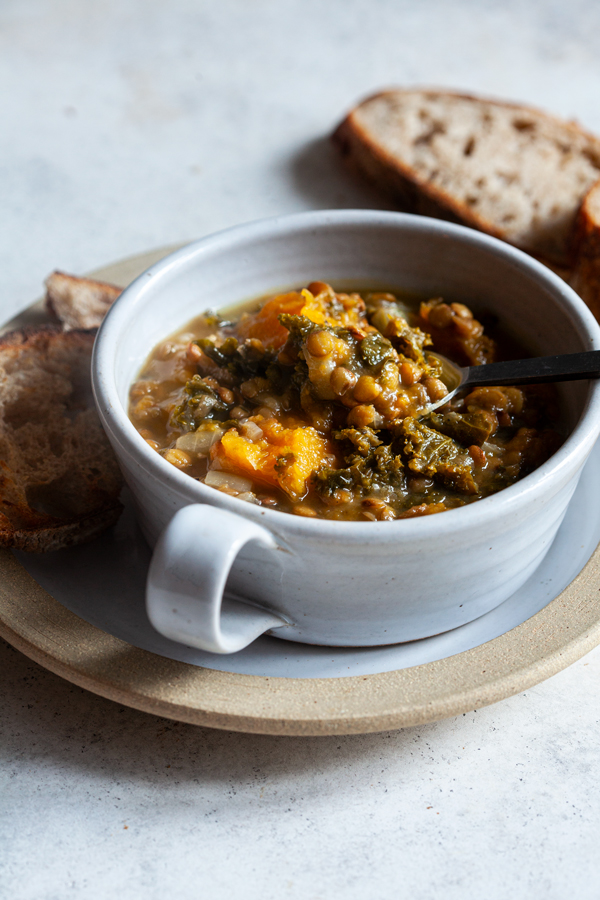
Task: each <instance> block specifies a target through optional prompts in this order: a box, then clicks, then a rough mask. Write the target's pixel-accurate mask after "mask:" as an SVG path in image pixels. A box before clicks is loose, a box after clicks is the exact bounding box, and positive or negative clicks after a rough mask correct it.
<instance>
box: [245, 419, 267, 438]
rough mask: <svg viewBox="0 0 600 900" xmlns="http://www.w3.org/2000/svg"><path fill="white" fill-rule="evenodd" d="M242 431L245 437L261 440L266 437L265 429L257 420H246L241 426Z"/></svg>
mask: <svg viewBox="0 0 600 900" xmlns="http://www.w3.org/2000/svg"><path fill="white" fill-rule="evenodd" d="M240 431H241V432H242V434H243V435H244V437H247V438H250V440H251V441H260V439H261V438H262V437H264V431H263V430H262V428H259V426H258V425H257V424H256V422H244V424H243V425H242V426H241V427H240Z"/></svg>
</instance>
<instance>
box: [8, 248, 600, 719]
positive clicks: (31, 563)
mask: <svg viewBox="0 0 600 900" xmlns="http://www.w3.org/2000/svg"><path fill="white" fill-rule="evenodd" d="M171 249H173V248H169V249H168V250H162V251H157V252H155V253H151V254H145V255H144V256H140V257H136V258H133V259H129V260H125V261H123V262H120V263H116V264H115V265H112V266H108V267H105V268H103V269H102V270H99V271H97V272H96V273H93V274H95V275H97V276H98V277H100V278H104V279H106V280H110V281H114V282H115V283H118V284H123V285H125V284H127V283H128V282H129V281H130V280H131V279H133V278H134V277H135V276H137V275H138V274H139V273H140V272H142V271H143V270H144V269H146V268H147V267H148V266H150V265H152V263H154V262H155V261H156V260H157V259H159V258H161V257H162V256H164V255H165V254H166V253H167V252H170V250H171ZM44 319H45V316H44V312H43V308H42V307H41V305H40V304H36V305H34V306H33V307H31V309H30V310H28V311H27V313H25V314H24V315H23V316H21V317H19V319H18V320H17V321H14V322H11V323H10V325H11V327H12V326H14V325H16V324H18V325H21V324H26V323H34V322H40V321H44ZM599 490H600V449H599V448H596V450H595V451H594V454H593V455H592V458H591V459H590V462H589V463H588V465H587V467H586V469H585V471H584V473H583V476H582V481H581V483H580V486H579V488H578V490H577V493H576V496H575V498H574V501H573V503H572V505H571V507H570V509H569V512H568V513H567V517H566V519H565V521H564V523H563V525H562V526H561V529H560V532H559V535H558V537H557V540H556V542H555V544H554V545H553V547H552V549H551V551H550V553H549V554H548V557H547V558H546V560H545V561H544V563H543V564H542V566H541V567H540V569H539V570H538V571H537V572H536V573H535V575H534V576H533V577H532V579H530V581H529V582H528V583H527V585H525V586H524V588H522V589H521V590H520V591H519V592H518V594H516V595H514V596H513V597H512V598H510V600H508V601H506V603H505V604H502V606H501V607H499V608H498V610H494V611H493V612H492V613H490V614H488V616H483V617H482V618H481V619H479V620H477V622H476V623H470V624H469V625H467V626H463V628H462V629H455V631H453V632H448V633H447V634H446V635H440V636H437V637H436V638H430V639H427V640H426V641H415V642H412V643H411V644H404V645H398V646H396V647H388V648H373V649H370V650H361V649H358V650H354V649H351V650H348V649H345V648H338V649H335V650H332V649H331V648H314V647H306V646H304V645H297V644H290V643H289V642H286V641H280V640H277V639H275V638H264V639H261V641H262V643H258V642H257V646H255V647H253V649H252V650H251V651H250V652H249V653H247V654H246V655H243V654H236V655H235V657H211V655H210V654H204V655H198V651H193V650H191V649H190V648H184V647H181V645H173V644H172V642H165V641H163V643H161V639H160V636H158V635H156V633H155V632H154V633H153V632H152V629H151V628H150V629H149V628H148V626H147V623H145V622H144V614H143V603H142V602H141V586H143V576H144V573H145V566H146V565H147V559H148V554H149V551H148V550H147V548H145V545H144V544H143V541H142V540H141V538H140V537H139V534H138V533H137V530H136V528H135V524H134V522H133V519H132V517H131V515H130V512H129V510H128V512H127V513H126V515H125V516H124V517H123V520H122V522H121V523H120V525H119V526H118V529H120V530H117V533H116V536H112V537H111V536H109V537H105V538H100V539H99V541H97V542H94V543H93V544H90V545H87V547H86V548H74V549H73V550H71V551H61V553H62V554H63V555H62V556H61V555H60V554H52V555H49V556H46V557H33V556H32V557H28V558H27V557H24V556H22V555H21V556H19V557H17V556H16V555H13V554H11V553H9V552H7V551H0V573H1V576H2V577H1V582H0V634H1V635H2V636H3V637H4V638H6V640H8V641H10V642H11V643H12V644H13V645H14V646H16V647H17V648H19V649H20V650H22V651H23V652H24V653H25V654H26V655H28V656H29V657H31V658H32V659H34V660H36V661H37V662H39V663H40V664H41V665H43V666H45V667H46V668H48V669H50V670H51V671H53V672H56V673H57V674H59V675H61V676H63V677H64V678H66V679H68V680H69V681H72V682H74V683H75V684H78V685H80V686H82V687H85V688H88V689H89V690H91V691H94V692H95V693H98V694H100V695H102V696H104V697H108V698H110V699H112V700H115V701H117V702H119V703H123V704H125V705H128V706H132V707H135V708H137V709H141V710H145V711H147V712H151V713H155V714H157V715H161V716H166V717H169V718H173V719H178V720H181V721H185V722H192V723H195V724H199V725H208V726H211V727H215V728H226V729H230V730H239V731H249V732H258V733H266V734H288V735H294V734H295V735H298V734H300V735H318V734H349V733H361V732H369V731H381V730H386V729H390V728H399V727H403V726H406V725H414V724H419V723H423V722H429V721H434V720H436V719H441V718H445V717H447V716H452V715H457V714H459V713H461V712H465V711H467V710H469V709H473V708H477V707H480V706H484V705H486V704H489V703H494V702H496V701H497V700H501V699H503V698H504V697H508V696H510V695H511V694H515V693H517V692H519V691H522V690H524V689H526V688H528V687H530V686H531V685H533V684H536V683H537V682H539V681H542V680H543V679H545V678H547V677H549V676H550V675H552V674H554V673H555V672H558V671H559V670H560V669H562V668H564V667H565V666H567V665H569V664H570V663H571V662H574V661H575V660H576V659H578V658H579V657H581V656H583V655H584V654H585V653H587V652H588V651H589V650H591V649H592V648H593V647H594V646H596V645H597V644H598V643H600V578H599V574H600V550H598V549H595V548H596V545H597V543H598V540H600V510H597V508H596V506H597V505H596V504H595V503H594V502H593V498H594V497H595V496H597V495H598V492H599ZM111 541H112V542H113V543H112V544H111ZM119 553H121V554H122V556H121V562H120V563H119V562H118V560H119ZM66 554H70V555H66ZM50 556H51V557H52V558H50ZM107 558H110V560H111V570H112V572H113V574H112V580H111V578H108V577H107V578H106V580H104V581H103V580H102V578H101V577H100V576H101V574H102V572H103V571H106V569H107V566H106V559H107ZM115 560H116V562H115ZM132 561H133V562H132ZM125 572H127V577H126V576H125ZM115 573H116V574H115ZM86 578H87V582H86ZM91 583H94V584H95V585H96V590H95V592H94V591H91V590H90V587H89V585H90V584H91ZM84 585H85V587H84ZM59 601H60V602H59ZM169 644H171V646H169ZM232 670H233V671H232Z"/></svg>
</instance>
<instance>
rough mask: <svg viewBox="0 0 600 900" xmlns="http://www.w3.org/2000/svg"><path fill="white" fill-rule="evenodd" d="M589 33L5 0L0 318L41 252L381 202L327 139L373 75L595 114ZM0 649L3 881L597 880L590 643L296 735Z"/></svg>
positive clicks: (139, 247) (597, 13)
mask: <svg viewBox="0 0 600 900" xmlns="http://www.w3.org/2000/svg"><path fill="white" fill-rule="evenodd" d="M599 51H600V4H598V3H597V2H595V0H574V2H570V3H568V4H565V3H564V2H555V0H531V2H527V3H523V2H517V0H508V2H503V3H501V4H500V3H495V2H486V0H453V2H449V0H421V2H415V0H411V2H404V0H397V2H392V0H370V2H366V0H329V2H325V0H323V2H315V0H280V2H275V0H252V2H242V0H219V2H218V3H210V2H207V0H206V2H203V0H195V2H192V0H170V2H168V3H167V2H158V0H118V2H117V0H97V2H77V0H55V2H51V0H37V2H32V0H3V2H2V3H1V4H0V73H1V75H0V78H1V84H2V90H1V91H0V108H1V114H0V121H1V123H2V126H1V128H0V147H1V150H0V272H1V273H2V278H1V280H0V284H1V285H2V295H1V299H0V302H1V303H2V313H3V318H6V317H8V315H9V314H11V313H12V312H14V311H16V310H17V309H20V308H22V307H24V306H26V305H28V304H29V303H30V302H31V301H32V300H33V299H34V298H35V297H36V296H37V295H39V293H40V287H41V282H42V280H43V278H44V277H45V275H46V274H47V273H48V272H49V271H51V270H52V269H53V268H55V267H62V268H64V269H66V270H70V271H74V272H83V271H85V270H87V269H90V268H93V267H95V266H98V265H101V264H103V263H107V262H109V261H111V260H114V259H117V258H119V257H123V256H127V255H130V254H133V253H137V252H140V251H143V250H146V249H149V248H151V247H154V246H158V245H163V244H170V243H174V242H177V241H183V240H186V239H191V238H194V237H198V236H200V235H202V234H205V233H208V232H210V231H214V230H216V229H219V228H222V227H225V226H227V225H231V224H235V223H238V222H242V221H247V220H250V219H254V218H258V217H261V216H265V215H270V214H274V213H279V212H289V211H294V210H300V209H309V208H314V207H329V206H376V205H382V203H381V200H380V198H379V197H378V196H377V195H376V194H374V193H372V192H371V191H370V190H369V189H367V188H364V187H361V186H358V185H356V184H354V182H353V181H352V180H351V179H350V178H349V177H348V176H347V175H346V174H345V173H344V172H343V171H341V170H340V168H339V166H338V163H337V160H336V158H335V156H334V154H333V153H332V152H331V151H330V149H329V146H328V144H327V142H326V140H325V138H326V136H327V134H328V133H329V132H330V130H331V128H332V127H333V125H334V124H335V123H336V122H337V120H338V119H339V118H340V117H341V116H342V114H343V113H344V111H345V110H346V109H347V108H348V107H350V106H351V105H352V104H353V103H354V102H355V101H356V100H357V99H358V98H359V97H360V96H362V95H364V94H366V93H369V92H370V91H372V90H375V89H378V88H380V87H383V86H387V85H393V84H401V85H405V84H436V85H447V86H449V87H450V86H451V87H456V88H462V89H468V90H473V91H478V92H482V93H489V94H492V95H497V96H500V97H507V98H512V99H515V100H522V101H525V102H528V103H532V104H536V105H540V106H543V107H546V108H547V109H549V110H552V111H555V112H557V113H559V114H561V115H564V116H567V117H575V118H577V119H578V120H579V121H580V122H582V123H583V124H585V125H586V126H587V127H589V128H591V129H595V130H596V131H600V104H599V102H598V100H599V98H600V77H599V76H600V52H599ZM383 205H384V204H383ZM0 665H1V672H2V682H3V687H2V697H1V698H0V709H1V714H0V734H1V740H0V757H1V767H0V773H1V774H0V897H1V898H2V900H4V898H5V897H6V898H10V900H62V898H94V900H96V898H98V900H103V898H106V897H113V896H119V897H121V898H125V900H128V898H135V900H137V898H144V900H146V898H148V900H155V898H156V900H163V898H167V897H168V898H169V900H171V898H172V900H179V898H197V897H206V898H211V900H212V898H216V900H221V898H223V900H228V898H232V897H243V898H244V900H255V898H256V900H259V898H260V900H270V898H291V900H298V898H310V900H317V898H330V897H343V898H348V900H354V898H356V900H370V898H377V900H387V898H394V900H396V898H405V897H406V898H410V900H430V898H436V900H437V898H443V900H454V898H457V900H458V898H460V900H468V898H476V900H479V898H481V897H484V896H485V897H486V900H496V898H498V900H499V898H505V897H508V896H510V897H513V898H517V900H518V898H528V900H530V898H535V900H537V898H540V900H541V898H544V900H546V898H547V900H554V898H556V900H563V898H565V897H566V896H570V895H574V896H577V897H578V898H580V900H587V898H594V900H596V898H597V897H598V896H599V894H600V888H598V886H597V885H598V882H599V881H600V878H599V876H600V864H599V862H598V851H597V847H598V841H599V838H600V815H599V814H600V784H599V781H598V775H597V773H598V765H599V762H600V753H599V749H598V739H599V736H600V726H599V718H600V714H599V708H600V707H599V703H598V686H599V675H600V651H597V652H595V653H593V654H590V655H589V656H588V657H587V658H586V659H584V660H582V661H581V662H580V663H578V664H576V665H575V666H572V667H571V668H570V669H569V670H567V671H565V672H563V673H561V674H560V675H558V676H556V677H555V678H553V679H551V680H550V681H548V682H546V683H545V684H543V685H540V686H539V687H537V688H535V689H533V690H531V691H528V692H527V693H526V694H523V695H521V696H518V697H514V698H512V699H511V700H507V701H505V702H503V703H501V704H498V705H497V706H495V707H492V708H489V709H486V710H480V711H477V712H473V713H472V714H469V715H467V716H461V717H460V718H458V719H455V720H452V721H447V722H442V723H439V724H436V725H431V726H427V727H423V728H413V729H408V730H406V731H404V732H395V733H390V734H382V735H371V736H365V737H351V738H326V739H309V740H301V739H291V738H286V739H275V738H266V737H265V738H263V737H249V736H243V735H235V734H226V733H219V732H215V731H209V730H203V729H197V728H192V727H191V726H186V725H177V724H173V723H169V722H167V721H163V720H160V719H156V718H153V717H151V716H147V715H143V714H141V713H136V712H132V711H130V710H127V709H122V708H121V707H119V706H117V705H116V704H113V703H110V702H108V701H105V700H102V699H99V698H97V697H95V696H93V695H91V694H88V693H86V692H84V691H81V690H80V689H78V688H74V687H72V686H71V685H69V684H68V683H66V682H64V681H62V680H61V679H59V678H57V677H55V676H53V675H50V674H49V673H47V672H45V671H44V670H42V669H40V668H39V667H37V666H35V665H34V664H32V663H29V662H28V661H27V660H26V659H25V658H24V657H22V656H21V655H20V654H19V653H17V652H16V651H14V650H12V649H11V648H9V647H7V646H6V645H4V644H0Z"/></svg>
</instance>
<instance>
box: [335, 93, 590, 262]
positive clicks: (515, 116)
mask: <svg viewBox="0 0 600 900" xmlns="http://www.w3.org/2000/svg"><path fill="white" fill-rule="evenodd" d="M333 139H334V142H335V143H336V144H337V145H338V147H339V148H340V150H341V151H342V153H343V154H344V156H345V157H346V158H347V159H348V160H349V162H350V163H351V164H353V166H354V167H355V168H357V169H359V170H360V171H361V172H362V173H363V174H364V175H366V176H368V177H369V178H370V179H371V180H372V181H374V182H375V183H376V184H377V185H379V186H380V187H381V188H383V190H385V191H386V192H387V193H388V194H392V195H393V196H395V198H396V199H397V201H398V202H399V203H400V205H402V206H403V207H404V208H405V209H409V210H411V211H414V212H419V213H422V214H425V215H433V216H438V217H441V218H447V219H451V220H453V221H456V222H460V223H462V224H464V225H470V226H472V227H473V228H478V229H480V230H481V231H485V232H487V233H488V234H492V235H495V236H496V237H499V238H502V239H503V240H505V241H508V242H510V243H511V244H514V245H515V246H517V247H520V248H521V249H522V250H526V251H527V252H528V253H531V254H533V255H534V256H537V257H538V258H540V259H542V260H544V261H545V262H548V263H550V264H552V265H553V266H558V267H567V268H570V266H571V264H572V257H571V252H570V251H571V232H572V228H573V223H574V219H575V216H576V213H577V210H578V208H579V205H580V204H581V201H582V199H583V197H584V196H585V194H586V192H587V191H588V190H589V188H590V187H591V186H592V184H593V183H594V182H595V181H597V180H598V179H599V178H600V140H599V139H598V138H596V137H594V136H593V135H591V134H587V133H586V132H585V131H583V130H582V129H581V128H580V127H579V126H578V125H577V124H575V123H573V122H565V121H563V120H561V119H557V118H554V117H553V116H549V115H547V114H546V113H543V112H540V111H538V110H536V109H529V108H528V107H525V106H518V105H516V104H510V103H503V102H499V101H494V100H484V99H480V98H477V97H472V96H468V95H464V94H455V93H450V92H447V91H441V90H390V91H386V92H384V93H380V94H376V95H375V96H373V97H370V98H369V99H367V100H365V101H364V102H363V103H361V104H360V105H359V106H357V107H356V108H355V109H353V110H352V112H351V113H350V114H349V115H348V116H347V117H346V118H345V119H344V121H343V122H342V123H341V125H339V127H338V128H337V130H336V132H335V134H334V135H333Z"/></svg>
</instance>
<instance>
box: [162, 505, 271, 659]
mask: <svg viewBox="0 0 600 900" xmlns="http://www.w3.org/2000/svg"><path fill="white" fill-rule="evenodd" d="M249 541H257V542H258V543H259V544H261V545H262V546H263V547H267V548H273V549H275V548H276V547H277V543H276V542H275V539H274V537H273V535H272V534H271V532H269V531H267V529H266V528H263V527H262V526H261V525H257V524H255V523H254V522H250V521H249V520H248V519H244V518H243V517H242V516H238V515H236V514H235V513H230V512H227V511H226V510H224V509H218V508H217V507H215V506H208V505H206V504H200V503H196V504H194V505H192V506H186V507H184V508H183V509H180V510H179V512H177V513H175V515H174V516H173V518H172V519H171V521H170V522H169V524H168V525H167V527H166V528H165V530H164V531H163V533H162V534H161V536H160V538H159V539H158V543H157V544H156V547H155V549H154V555H153V557H152V562H151V563H150V570H149V572H148V580H147V582H146V609H147V612H148V617H149V619H150V621H151V622H152V624H153V625H154V627H155V628H156V630H157V631H159V632H160V633H161V634H163V635H164V636H165V637H168V638H171V640H173V641H178V642H179V643H180V644H186V645H187V646H189V647H198V648H199V649H200V650H208V651H210V652H211V653H235V652H236V651H237V650H242V649H243V648H244V647H247V646H248V644H251V643H252V641H253V640H255V639H256V638H257V637H258V636H259V635H261V634H263V633H264V632H265V631H268V630H269V629H271V628H280V627H281V626H282V625H286V624H288V623H287V622H286V621H285V620H284V619H283V618H281V617H280V616H278V615H275V614H274V613H272V612H270V611H268V610H265V609H260V608H258V607H256V606H251V605H250V604H249V603H245V602H243V601H241V600H234V599H232V598H230V597H224V596H223V591H224V589H225V582H226V581H227V576H228V575H229V570H230V569H231V566H232V565H233V563H234V561H235V558H236V556H237V555H238V553H239V552H240V550H241V549H242V547H243V546H244V545H245V544H247V543H248V542H249Z"/></svg>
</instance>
